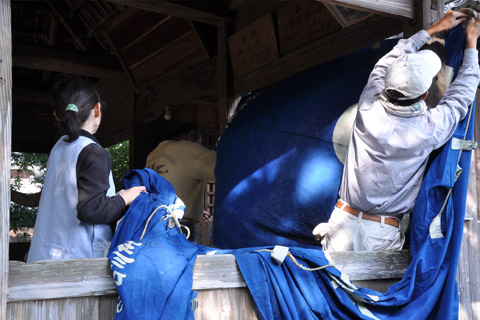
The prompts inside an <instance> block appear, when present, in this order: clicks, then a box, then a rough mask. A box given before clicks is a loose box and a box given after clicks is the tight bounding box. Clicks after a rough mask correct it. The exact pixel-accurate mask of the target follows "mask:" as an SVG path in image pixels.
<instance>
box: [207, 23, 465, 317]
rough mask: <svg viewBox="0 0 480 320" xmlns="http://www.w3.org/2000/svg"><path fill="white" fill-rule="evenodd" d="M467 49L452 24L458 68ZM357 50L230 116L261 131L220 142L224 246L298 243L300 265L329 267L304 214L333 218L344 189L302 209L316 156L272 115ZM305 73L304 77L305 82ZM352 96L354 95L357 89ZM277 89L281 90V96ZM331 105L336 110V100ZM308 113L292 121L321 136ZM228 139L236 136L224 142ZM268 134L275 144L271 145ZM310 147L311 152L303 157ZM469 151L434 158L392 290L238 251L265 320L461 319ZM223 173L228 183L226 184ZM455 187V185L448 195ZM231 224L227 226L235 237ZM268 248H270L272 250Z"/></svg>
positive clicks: (447, 151)
mask: <svg viewBox="0 0 480 320" xmlns="http://www.w3.org/2000/svg"><path fill="white" fill-rule="evenodd" d="M464 47H465V32H464V30H463V29H461V26H459V27H457V28H455V29H454V30H452V31H451V32H450V33H449V35H448V37H447V38H446V55H447V57H446V63H447V64H448V65H450V66H451V67H453V68H454V70H458V68H459V66H460V64H461V61H462V55H463V49H464ZM377 52H378V50H377ZM357 54H358V55H359V57H352V56H350V57H348V58H347V60H344V59H340V60H337V61H336V62H334V63H331V64H329V66H328V67H325V66H324V67H321V68H319V69H318V70H315V71H314V76H313V77H312V76H309V75H308V73H305V74H302V75H300V76H299V77H296V78H295V79H294V81H293V82H291V83H290V82H289V81H290V80H288V81H285V82H284V83H282V84H280V85H278V86H274V87H272V88H268V89H266V90H265V91H262V92H261V93H259V95H258V96H255V93H253V94H252V95H251V97H252V98H251V99H252V102H250V103H248V104H247V105H246V106H245V108H244V109H243V110H242V113H243V112H245V113H246V115H247V116H245V117H246V119H243V121H242V123H241V124H240V125H237V124H235V123H232V124H231V125H230V128H229V130H231V129H232V128H235V132H236V133H242V132H243V131H244V130H253V133H252V134H251V135H246V136H245V135H244V136H245V137H243V138H242V139H244V140H239V139H236V138H234V137H230V136H225V137H223V136H222V139H224V138H225V140H224V141H223V142H222V141H220V142H221V143H219V145H218V150H217V154H218V155H219V158H218V161H219V162H220V163H218V162H217V168H218V170H217V171H216V173H217V198H216V201H218V202H216V207H215V208H216V215H215V223H216V225H215V227H214V231H215V232H214V236H216V237H217V238H216V239H215V243H216V244H217V245H220V246H222V245H226V246H231V247H235V248H237V247H241V246H248V245H252V246H255V245H262V244H265V245H267V244H268V245H270V244H287V245H288V244H292V243H293V244H294V245H295V244H296V246H297V248H290V252H291V253H292V254H293V255H294V256H295V257H296V258H297V260H298V262H299V263H300V264H302V265H304V266H310V267H315V266H326V265H328V261H327V260H326V259H325V257H324V255H323V252H322V251H321V250H310V249H306V248H298V247H306V246H307V245H306V243H308V241H307V237H306V235H305V234H302V232H303V231H305V232H310V230H311V229H312V227H309V226H306V225H303V226H302V224H301V222H300V220H302V221H307V222H310V221H309V219H310V218H311V217H312V215H313V214H324V215H325V217H324V218H325V219H326V218H328V214H329V213H330V211H331V208H332V207H333V203H334V201H335V200H334V199H336V187H332V190H331V193H330V192H327V193H326V194H321V195H319V194H318V193H313V194H312V197H313V195H315V196H320V198H321V201H322V202H320V203H316V205H317V207H316V208H311V210H313V211H314V212H310V211H309V210H307V209H306V207H308V206H303V204H304V203H303V202H302V201H301V200H299V195H298V194H297V193H296V191H295V190H296V189H295V188H294V186H299V185H300V186H301V183H298V180H299V179H301V172H302V170H299V169H300V168H301V166H300V167H299V163H298V161H301V160H302V161H304V160H307V161H308V159H309V157H308V151H307V153H304V154H302V156H299V157H297V156H296V153H297V152H298V151H297V150H298V149H300V146H299V145H298V143H299V141H300V140H299V139H296V138H295V137H294V138H293V139H294V141H295V145H294V146H289V147H286V146H285V144H286V142H285V141H284V140H285V139H286V137H285V135H284V134H285V133H288V135H289V137H290V136H291V135H292V133H291V132H290V128H284V126H283V124H284V123H285V122H280V120H282V119H281V118H282V115H278V114H277V113H276V112H273V113H272V114H271V116H270V111H271V110H275V109H276V108H279V109H280V108H282V106H281V101H282V99H283V101H286V102H287V103H289V102H290V105H289V107H290V108H291V109H294V106H293V102H292V101H291V100H289V99H288V95H289V94H292V93H290V92H291V91H295V90H297V89H298V88H300V92H301V94H307V100H308V99H310V96H309V95H308V92H305V90H303V89H302V88H307V89H308V90H313V89H312V87H311V86H310V83H309V81H311V80H312V78H319V79H325V78H327V79H329V80H330V78H329V77H328V75H330V76H331V75H332V74H338V77H340V78H342V74H343V73H344V72H345V70H344V69H342V67H340V68H339V69H337V72H335V71H334V70H332V69H331V68H335V66H336V65H337V64H339V63H340V64H343V63H347V64H348V62H351V61H356V62H358V61H361V59H362V58H361V56H363V55H365V54H367V55H368V53H366V52H359V53H357ZM370 54H371V53H370ZM323 70H327V74H326V75H325V74H323ZM355 74H356V73H355V72H354V71H353V72H352V73H348V79H349V80H348V81H346V80H345V79H343V78H342V79H343V81H344V82H343V84H342V85H341V86H340V85H339V84H337V88H335V89H333V88H330V87H329V89H328V90H327V91H326V92H324V91H322V92H323V93H322V94H323V95H324V96H326V97H327V99H328V97H330V96H332V95H333V96H336V95H341V94H342V93H344V91H345V87H346V84H345V83H348V87H349V89H350V87H352V88H353V89H352V92H355V88H356V86H355V85H354V83H355V82H356V81H357V80H358V81H361V82H363V83H365V79H364V78H362V77H361V76H359V77H357V76H355ZM304 79H305V80H306V82H303V81H301V80H304ZM295 82H297V83H295ZM328 83H331V81H330V82H328ZM288 84H290V85H288ZM287 88H288V90H287ZM308 90H307V91H308ZM315 90H316V91H318V90H322V88H315ZM287 91H288V92H287ZM348 94H350V90H349V92H348ZM276 95H277V97H275V96H276ZM345 95H346V94H345ZM262 97H268V98H271V99H273V101H274V103H273V106H272V108H269V107H268V105H265V104H267V101H268V100H266V98H264V99H262V100H260V99H261V98H262ZM299 97H300V95H299ZM299 97H298V98H299ZM357 97H358V96H357ZM250 104H252V105H253V106H254V109H253V110H252V109H249V106H250ZM349 104H350V102H348V101H346V102H345V104H341V105H343V106H344V107H343V108H345V107H346V106H348V105H349ZM298 105H299V106H301V107H302V110H303V107H304V104H303V103H302V102H298ZM329 107H330V108H331V106H329ZM339 108H340V107H339ZM263 109H268V110H269V111H265V110H263ZM473 109H474V106H472V107H471V113H473ZM302 110H299V109H298V108H297V109H295V114H294V113H293V111H292V112H289V111H288V110H287V111H285V112H286V113H287V115H288V117H290V118H291V119H293V120H292V121H293V122H294V123H296V118H297V117H301V116H297V115H299V114H302V113H303V111H302ZM307 110H308V111H305V113H307V114H309V117H310V118H311V119H310V120H306V125H305V126H301V125H300V124H298V123H296V124H295V126H294V127H297V126H301V128H299V129H298V131H297V132H296V133H295V134H297V135H298V136H302V137H303V136H305V135H306V136H308V138H311V136H312V135H313V133H310V132H309V131H308V130H313V128H311V127H308V123H309V121H310V122H312V121H314V120H312V119H316V117H317V116H315V115H312V114H310V112H311V111H312V109H308V108H307ZM322 110H323V109H322ZM319 112H320V113H321V115H322V117H323V116H325V117H326V118H327V119H329V121H332V122H334V120H333V119H331V118H329V117H332V115H330V114H329V112H328V111H325V114H324V113H323V111H319ZM264 113H265V114H269V116H268V117H266V118H267V119H263V120H262V121H260V120H256V119H255V117H257V116H258V117H261V116H262V115H263V114H264ZM240 115H241V113H240V114H239V117H238V118H236V119H235V121H237V119H242V118H241V117H240ZM333 117H334V116H333ZM245 120H247V121H245ZM235 121H234V122H235ZM249 121H253V124H252V125H250V124H248V122H249ZM472 121H473V118H472ZM244 122H247V123H244ZM277 122H279V123H282V125H279V124H278V123H277ZM326 122H327V123H329V122H328V121H326ZM266 123H270V126H269V127H267V125H266ZM326 127H328V125H327V126H326ZM229 130H227V132H226V133H228V134H231V135H234V133H235V132H234V130H233V129H232V130H231V131H230V132H228V131H229ZM273 130H277V131H280V133H278V134H277V137H278V138H277V139H274V138H268V139H263V137H264V136H271V135H273V133H272V131H273ZM304 130H307V132H304ZM321 131H324V134H325V132H326V133H327V134H325V136H324V137H323V138H319V139H317V140H318V141H315V143H316V144H321V143H322V141H324V142H325V144H328V143H329V141H330V140H329V138H330V136H329V135H328V132H329V129H325V128H324V127H322V129H321ZM295 134H293V136H295ZM227 137H228V138H227ZM454 137H457V138H461V139H463V138H466V139H467V140H468V139H472V137H473V123H472V122H471V121H470V118H469V116H467V118H466V119H465V120H463V121H462V122H461V123H460V124H459V125H458V127H457V129H456V131H455V134H454ZM227 139H228V141H226V140H227ZM312 139H313V138H312ZM229 141H235V142H236V143H239V144H240V145H238V144H236V145H235V148H239V150H241V155H239V161H238V162H235V163H223V161H225V160H226V159H228V157H227V155H228V154H229V153H230V152H231V151H232V149H231V146H229ZM259 141H260V142H262V143H259ZM264 141H268V142H267V143H266V144H264V143H263V142H264ZM243 143H245V144H248V143H251V144H253V145H254V146H252V147H251V148H250V147H248V146H245V145H244V144H243ZM277 144H279V145H280V151H276V150H275V149H276V147H277ZM273 146H275V148H273ZM222 148H226V150H225V154H227V155H225V154H223V152H224V151H223V150H222ZM271 149H273V150H271ZM306 149H307V150H311V146H307V148H306ZM269 154H271V156H270V155H269ZM305 154H307V156H303V155H305ZM329 154H331V150H329V148H328V147H327V150H326V151H325V152H324V153H323V155H326V157H327V160H326V161H327V163H329V164H331V165H333V169H331V170H330V171H329V176H328V178H331V179H332V181H334V186H338V184H335V181H337V179H339V178H338V173H336V172H337V170H338V168H337V164H335V162H334V161H330V160H329V158H331V156H329ZM470 155H471V151H463V152H460V151H459V150H452V148H451V141H450V142H448V143H447V144H446V145H445V146H444V147H443V148H442V149H441V150H440V151H439V152H438V154H436V155H435V157H434V158H433V157H432V159H431V162H430V164H429V167H428V170H427V172H426V174H425V178H424V181H423V183H422V186H421V190H420V192H419V194H418V199H417V201H416V205H415V207H414V212H413V219H412V225H411V229H412V230H411V255H412V261H411V263H410V265H409V267H408V269H407V271H406V273H405V275H404V276H403V278H402V280H401V281H400V282H398V283H396V284H394V285H392V286H391V287H390V288H389V290H388V291H387V292H386V293H380V292H376V291H374V290H369V289H366V288H355V287H354V286H352V285H351V284H349V282H348V280H345V277H344V276H342V275H341V273H340V271H339V270H337V269H336V268H333V267H327V268H325V269H323V270H320V271H314V272H312V271H305V270H303V269H301V268H299V267H298V266H296V265H294V264H293V263H292V262H290V261H289V260H288V259H287V260H286V262H284V263H283V264H282V265H281V266H278V265H276V264H275V263H274V262H273V261H272V259H271V257H270V254H269V253H268V252H264V251H256V249H251V250H246V249H237V250H234V251H233V253H234V254H235V256H236V259H237V262H238V264H239V267H240V270H241V271H242V274H243V276H244V278H245V281H246V283H247V286H248V288H249V290H250V292H251V293H252V296H253V298H254V300H255V303H256V307H257V310H258V313H259V315H260V316H261V318H262V319H457V318H458V291H457V284H456V280H455V276H456V269H457V264H458V257H459V252H460V247H461V240H462V235H463V223H464V214H465V206H466V194H467V185H468V172H469V168H470ZM256 156H261V157H262V159H264V160H263V163H262V161H260V160H258V159H256V158H255V157H256ZM223 157H225V158H223ZM247 158H248V159H247ZM249 159H251V160H249ZM317 164H318V165H319V166H320V167H321V168H322V169H325V168H328V166H326V165H324V164H323V163H320V162H317ZM457 164H458V165H459V166H460V167H461V168H462V169H463V174H461V175H460V177H459V178H458V180H457V181H455V176H456V172H457ZM235 166H236V171H233V170H232V168H233V167H235ZM289 166H290V167H289ZM226 168H229V170H232V171H230V172H229V173H230V175H227V176H222V174H226V171H224V170H225V169H226ZM282 174H290V175H291V177H290V179H291V180H292V181H293V183H292V181H289V180H288V179H287V178H284V177H281V175H282ZM312 175H314V176H315V175H316V173H315V172H312ZM218 177H219V178H220V181H218ZM226 180H229V181H226ZM311 181H313V182H314V185H315V186H317V185H320V184H321V183H319V182H317V181H316V180H315V179H313V180H311ZM283 186H287V187H288V188H287V190H281V191H280V195H279V194H278V192H279V191H278V189H279V188H280V189H281V188H282V187H283ZM302 190H305V189H302ZM450 190H451V192H449V191H450ZM308 191H311V190H308ZM270 193H274V194H275V197H272V196H271V195H270ZM218 196H220V199H219V197H218ZM313 198H315V197H313ZM310 201H311V202H315V201H316V200H315V199H311V200H310ZM230 206H232V207H230ZM299 212H300V214H299ZM316 222H317V221H315V223H316ZM307 224H308V223H307ZM227 226H228V227H227ZM297 228H300V229H297ZM301 228H303V229H301ZM292 229H293V231H292ZM225 230H228V234H227V232H225ZM289 232H291V234H290V233H289ZM269 248H270V249H271V247H269Z"/></svg>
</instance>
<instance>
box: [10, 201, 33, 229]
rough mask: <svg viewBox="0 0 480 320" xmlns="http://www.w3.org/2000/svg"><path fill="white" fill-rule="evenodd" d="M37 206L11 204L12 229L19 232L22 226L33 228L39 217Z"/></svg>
mask: <svg viewBox="0 0 480 320" xmlns="http://www.w3.org/2000/svg"><path fill="white" fill-rule="evenodd" d="M37 211H38V210H37V208H30V207H25V206H22V205H19V204H16V203H13V202H12V203H11V204H10V230H13V231H15V232H17V231H18V230H19V229H20V228H33V226H34V225H35V219H36V218H37Z"/></svg>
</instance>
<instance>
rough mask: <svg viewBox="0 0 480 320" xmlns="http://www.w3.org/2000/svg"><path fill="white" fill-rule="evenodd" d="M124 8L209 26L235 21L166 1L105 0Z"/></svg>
mask: <svg viewBox="0 0 480 320" xmlns="http://www.w3.org/2000/svg"><path fill="white" fill-rule="evenodd" d="M105 1H107V2H111V3H115V4H118V5H122V6H127V7H133V8H137V9H142V10H146V11H153V12H158V13H162V14H166V15H171V16H174V17H179V18H183V19H187V20H192V21H197V22H203V23H207V24H214V25H218V24H222V23H224V22H225V21H233V17H232V16H220V15H217V14H213V13H210V12H206V11H202V10H198V9H194V8H190V7H187V6H184V5H180V4H177V3H172V2H168V1H164V0H105Z"/></svg>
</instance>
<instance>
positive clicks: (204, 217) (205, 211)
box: [202, 210, 213, 222]
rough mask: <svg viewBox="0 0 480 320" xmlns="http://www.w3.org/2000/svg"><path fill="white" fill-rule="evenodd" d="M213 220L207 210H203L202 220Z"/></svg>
mask: <svg viewBox="0 0 480 320" xmlns="http://www.w3.org/2000/svg"><path fill="white" fill-rule="evenodd" d="M212 220H213V215H212V214H211V213H210V212H208V211H207V210H203V216H202V222H211V221H212Z"/></svg>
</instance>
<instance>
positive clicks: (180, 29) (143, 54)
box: [119, 17, 193, 69]
mask: <svg viewBox="0 0 480 320" xmlns="http://www.w3.org/2000/svg"><path fill="white" fill-rule="evenodd" d="M189 32H193V27H192V24H191V23H190V22H189V21H187V20H184V19H180V18H174V17H172V18H171V19H168V20H166V21H164V22H163V23H161V24H159V25H157V26H156V27H155V28H154V29H152V30H150V31H149V32H148V33H147V34H145V35H143V36H142V37H141V38H139V39H138V40H137V41H136V42H135V43H133V44H132V45H129V46H128V47H126V48H124V49H121V48H119V50H120V54H121V55H122V57H123V60H124V61H125V63H126V64H127V66H128V67H129V68H130V69H134V68H135V67H136V66H138V65H139V64H140V63H142V62H143V61H145V60H147V59H149V58H150V57H153V56H154V55H155V54H156V53H157V52H158V51H161V50H164V49H165V48H166V47H168V46H169V45H171V44H172V43H173V42H175V41H177V40H178V39H180V38H182V37H184V36H185V35H186V34H187V33H189Z"/></svg>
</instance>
